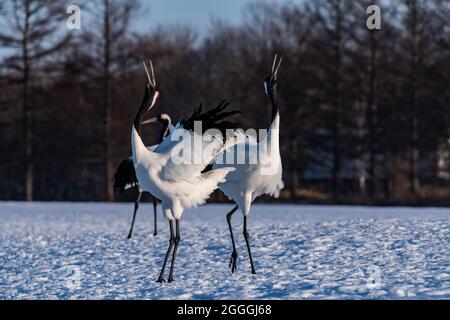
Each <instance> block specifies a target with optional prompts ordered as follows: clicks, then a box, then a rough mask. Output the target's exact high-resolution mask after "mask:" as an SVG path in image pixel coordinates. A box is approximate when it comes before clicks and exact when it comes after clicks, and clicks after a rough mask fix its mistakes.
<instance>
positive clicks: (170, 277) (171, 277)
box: [167, 275, 173, 283]
mask: <svg viewBox="0 0 450 320" xmlns="http://www.w3.org/2000/svg"><path fill="white" fill-rule="evenodd" d="M167 281H168V282H169V283H170V282H173V276H172V275H170V276H169V280H167Z"/></svg>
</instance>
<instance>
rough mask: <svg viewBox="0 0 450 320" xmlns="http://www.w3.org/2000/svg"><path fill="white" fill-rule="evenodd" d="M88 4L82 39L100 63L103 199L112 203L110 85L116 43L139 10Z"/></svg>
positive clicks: (113, 3)
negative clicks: (90, 45)
mask: <svg viewBox="0 0 450 320" xmlns="http://www.w3.org/2000/svg"><path fill="white" fill-rule="evenodd" d="M89 5H90V7H89V9H90V12H91V15H92V17H91V18H92V24H93V25H94V28H91V29H90V30H88V31H87V33H86V38H85V39H86V40H87V41H89V42H92V43H93V44H94V54H95V56H96V57H98V60H100V61H101V69H99V70H98V72H99V75H100V79H101V105H102V122H101V123H102V131H103V138H102V145H103V147H102V150H103V162H104V171H103V178H104V197H105V200H107V201H112V200H113V197H114V192H113V187H112V183H111V182H112V174H113V170H114V168H113V164H112V161H111V158H112V157H111V138H112V137H111V122H112V115H111V91H112V89H113V88H112V82H113V77H114V73H115V72H116V71H117V61H118V59H119V58H120V53H121V52H122V50H121V49H120V44H123V40H124V39H125V38H126V36H127V34H126V33H127V31H128V30H129V26H130V22H131V19H132V17H133V16H135V14H136V13H137V10H138V9H139V2H138V1H137V0H131V1H120V0H101V1H95V2H91V3H90V4H89ZM99 17H101V19H99ZM96 21H101V22H100V23H97V22H96ZM122 71H123V70H122Z"/></svg>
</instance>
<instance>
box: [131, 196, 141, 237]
mask: <svg viewBox="0 0 450 320" xmlns="http://www.w3.org/2000/svg"><path fill="white" fill-rule="evenodd" d="M141 196H142V192H141V191H139V194H138V195H137V197H136V200H135V201H134V213H133V221H131V228H130V232H129V233H128V239H131V236H132V234H133V227H134V220H135V219H136V213H137V210H138V209H139V202H140V201H141Z"/></svg>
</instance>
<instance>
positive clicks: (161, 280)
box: [156, 275, 166, 283]
mask: <svg viewBox="0 0 450 320" xmlns="http://www.w3.org/2000/svg"><path fill="white" fill-rule="evenodd" d="M156 282H159V283H163V282H166V280H165V279H164V277H163V276H162V275H161V276H159V277H158V280H156Z"/></svg>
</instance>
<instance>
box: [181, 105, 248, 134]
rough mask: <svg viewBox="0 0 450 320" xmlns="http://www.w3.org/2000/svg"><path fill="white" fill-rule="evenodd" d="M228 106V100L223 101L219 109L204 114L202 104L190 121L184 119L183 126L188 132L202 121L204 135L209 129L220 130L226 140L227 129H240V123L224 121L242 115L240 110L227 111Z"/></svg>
mask: <svg viewBox="0 0 450 320" xmlns="http://www.w3.org/2000/svg"><path fill="white" fill-rule="evenodd" d="M228 106H229V103H228V102H227V101H226V100H222V101H221V102H220V104H219V105H218V106H217V107H215V108H213V109H211V110H208V111H205V112H203V113H202V110H203V106H202V104H200V106H199V107H198V109H197V110H194V112H193V113H192V115H191V116H190V117H189V118H188V119H183V120H182V121H181V124H182V125H183V128H184V129H186V130H194V122H195V121H201V122H202V134H203V133H204V132H205V131H207V130H209V129H218V130H219V131H220V132H221V133H222V136H223V137H224V138H225V136H226V130H227V129H237V128H239V127H240V124H239V122H235V121H229V120H226V121H222V120H224V119H225V118H228V117H231V116H233V115H235V114H239V113H241V111H238V110H233V111H225V109H226V108H227V107H228Z"/></svg>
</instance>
